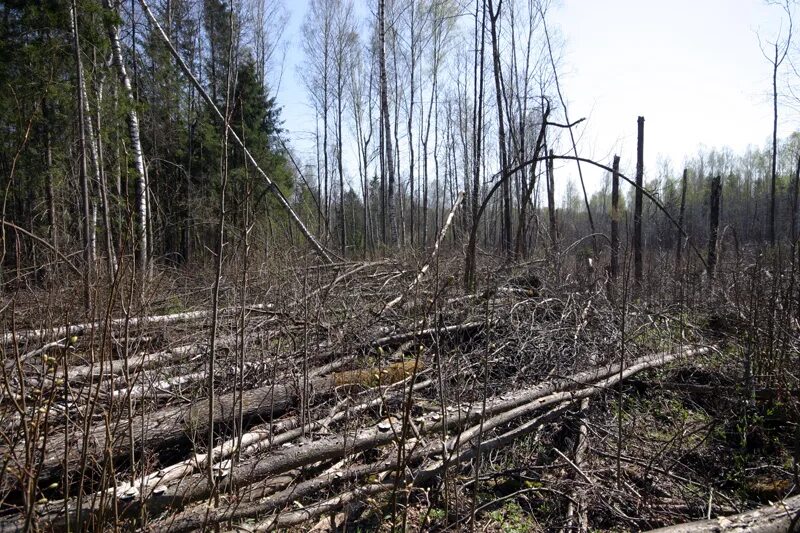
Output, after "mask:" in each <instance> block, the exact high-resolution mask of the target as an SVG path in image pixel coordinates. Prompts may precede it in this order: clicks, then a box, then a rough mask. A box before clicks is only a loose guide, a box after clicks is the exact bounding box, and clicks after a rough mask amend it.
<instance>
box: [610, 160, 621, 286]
mask: <svg viewBox="0 0 800 533" xmlns="http://www.w3.org/2000/svg"><path fill="white" fill-rule="evenodd" d="M612 168H613V169H614V172H612V174H611V271H610V274H611V282H612V284H613V282H614V281H615V280H616V279H617V274H618V273H619V220H620V217H621V214H622V213H620V210H619V156H618V155H615V156H614V162H613V164H612Z"/></svg>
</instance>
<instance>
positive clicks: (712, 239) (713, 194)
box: [706, 175, 722, 279]
mask: <svg viewBox="0 0 800 533" xmlns="http://www.w3.org/2000/svg"><path fill="white" fill-rule="evenodd" d="M721 203H722V178H721V177H720V176H719V175H717V176H716V177H714V178H712V179H711V191H710V197H709V205H710V208H711V209H710V213H709V224H710V226H709V232H708V260H707V264H706V272H707V273H708V277H709V279H713V278H714V269H715V268H716V266H717V234H718V233H719V208H720V204H721Z"/></svg>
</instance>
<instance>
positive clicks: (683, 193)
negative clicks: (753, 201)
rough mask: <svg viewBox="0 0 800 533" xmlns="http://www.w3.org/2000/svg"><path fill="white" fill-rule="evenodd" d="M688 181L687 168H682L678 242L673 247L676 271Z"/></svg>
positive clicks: (680, 246) (679, 265)
mask: <svg viewBox="0 0 800 533" xmlns="http://www.w3.org/2000/svg"><path fill="white" fill-rule="evenodd" d="M688 183H689V169H687V168H684V169H683V180H682V181H681V210H680V214H679V215H678V244H677V246H676V248H675V267H676V269H675V270H676V272H677V271H679V270H680V268H681V252H682V251H683V221H684V217H685V215H686V187H687V186H688Z"/></svg>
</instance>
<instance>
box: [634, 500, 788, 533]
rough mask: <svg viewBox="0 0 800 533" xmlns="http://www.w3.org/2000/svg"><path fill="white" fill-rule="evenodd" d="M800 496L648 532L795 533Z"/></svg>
mask: <svg viewBox="0 0 800 533" xmlns="http://www.w3.org/2000/svg"><path fill="white" fill-rule="evenodd" d="M798 518H800V496H794V497H793V498H789V499H787V500H783V501H782V502H777V503H775V504H772V505H767V506H765V507H761V508H759V509H754V510H752V511H747V512H744V513H741V514H737V515H733V516H721V517H719V518H714V519H712V520H701V521H699V522H689V523H686V524H678V525H675V526H669V527H663V528H660V529H654V530H652V531H651V532H650V533H724V532H731V533H733V532H734V531H747V532H749V533H784V532H786V531H797V529H796V528H797V525H798Z"/></svg>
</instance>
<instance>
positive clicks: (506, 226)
mask: <svg viewBox="0 0 800 533" xmlns="http://www.w3.org/2000/svg"><path fill="white" fill-rule="evenodd" d="M493 4H494V2H493V0H489V23H490V26H489V27H490V32H491V36H492V59H493V66H494V90H495V96H496V99H497V130H498V133H497V136H498V144H499V149H500V170H501V172H502V174H503V176H505V173H506V169H508V153H507V151H506V128H505V119H504V116H503V83H502V76H503V73H502V70H501V66H500V45H499V43H498V39H497V19H498V18H499V17H500V10H501V7H502V0H500V2H499V3H498V5H497V12H495V10H494V6H493ZM503 251H504V252H505V253H506V257H507V258H509V257H510V254H511V252H512V242H511V184H510V183H509V181H508V180H505V181H504V182H503Z"/></svg>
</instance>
